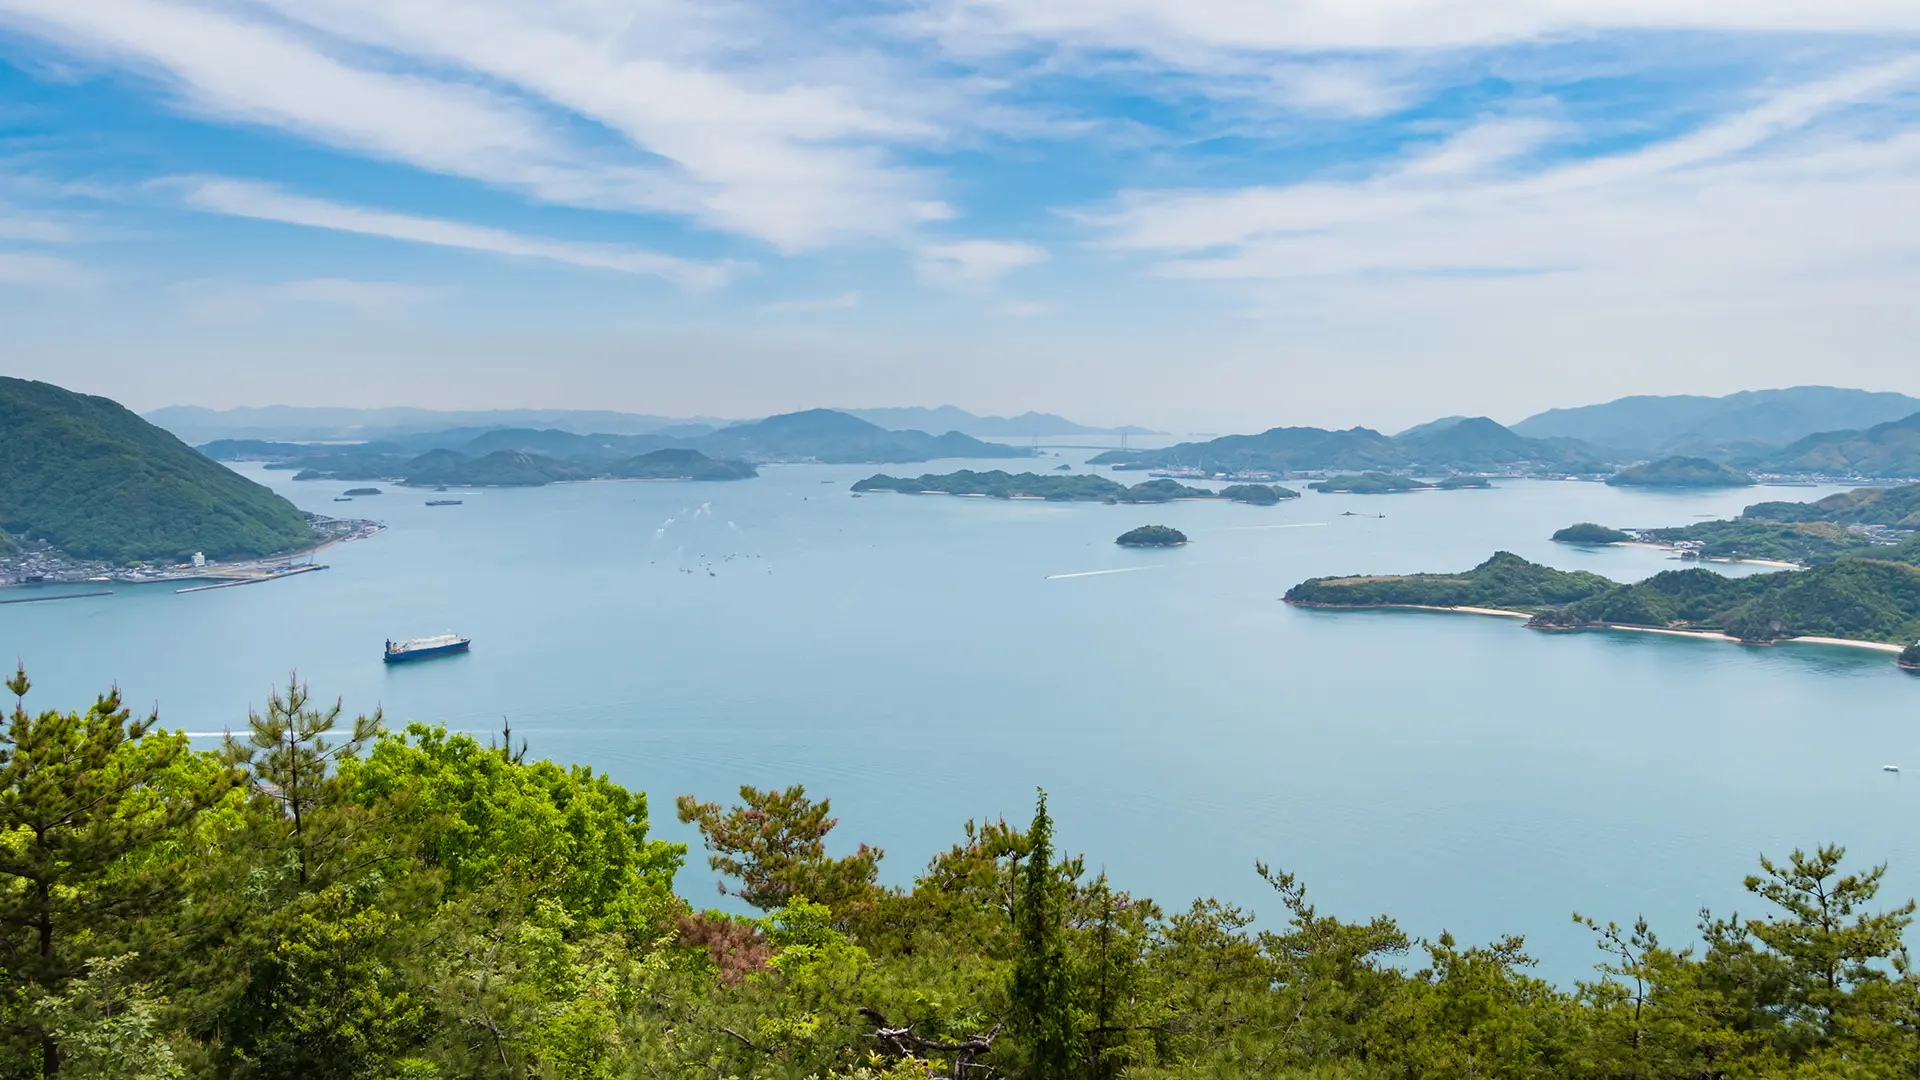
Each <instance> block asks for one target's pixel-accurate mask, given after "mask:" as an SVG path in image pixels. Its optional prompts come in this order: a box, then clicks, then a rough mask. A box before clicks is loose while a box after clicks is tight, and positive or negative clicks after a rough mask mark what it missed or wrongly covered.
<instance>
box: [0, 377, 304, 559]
mask: <svg viewBox="0 0 1920 1080" xmlns="http://www.w3.org/2000/svg"><path fill="white" fill-rule="evenodd" d="M0 531H5V532H7V533H10V534H12V535H14V536H15V537H19V538H23V539H33V540H42V541H45V542H46V543H48V544H50V545H52V546H53V547H54V548H55V549H56V550H58V551H60V552H62V553H64V554H67V555H70V556H73V557H76V558H83V559H98V560H102V561H106V562H115V563H120V562H132V561H151V560H168V561H177V560H180V559H184V558H186V557H188V556H191V555H192V554H193V553H194V552H205V553H206V555H207V556H208V557H209V558H213V559H237V558H250V557H255V556H261V555H271V554H275V553H277V552H283V551H291V550H294V549H297V548H300V547H303V546H306V545H308V544H310V543H312V542H313V531H312V530H311V529H310V528H309V527H308V525H307V521H306V518H305V516H304V515H302V514H301V513H300V511H299V510H297V509H295V508H294V506H293V504H292V503H290V502H288V501H287V500H285V499H283V498H281V497H280V496H278V495H276V494H274V493H273V492H272V491H269V490H268V489H266V488H264V487H262V486H260V485H259V484H256V483H254V482H253V481H251V480H248V479H247V478H246V477H243V476H241V475H239V474H238V473H236V472H234V471H233V470H231V469H228V468H227V467H225V466H223V465H221V464H219V463H218V462H215V461H213V460H211V459H209V458H207V457H206V456H204V455H202V454H199V453H197V452H195V451H194V450H193V449H192V448H191V447H188V446H187V445H186V444H185V443H182V442H181V441H180V440H179V439H176V438H174V437H173V436H172V435H169V434H168V433H167V432H165V431H162V430H161V429H160V428H157V427H155V426H153V425H152V424H149V423H147V422H146V421H145V420H142V419H140V417H138V416H136V415H134V414H133V413H132V412H130V411H128V410H127V409H125V408H122V407H121V406H120V405H118V404H116V403H115V402H113V401H110V400H108V399H106V398H102V397H93V396H89V395H86V394H76V393H73V392H72V391H69V390H63V389H61V388H60V387H57V386H53V385H51V384H49V383H43V382H28V381H26V380H22V379H9V378H0Z"/></svg>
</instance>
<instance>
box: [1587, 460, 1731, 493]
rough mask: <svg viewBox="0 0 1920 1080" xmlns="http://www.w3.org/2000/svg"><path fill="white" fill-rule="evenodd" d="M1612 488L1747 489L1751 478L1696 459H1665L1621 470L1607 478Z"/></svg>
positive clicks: (1710, 462) (1715, 463) (1713, 463)
mask: <svg viewBox="0 0 1920 1080" xmlns="http://www.w3.org/2000/svg"><path fill="white" fill-rule="evenodd" d="M1607 483H1609V484H1611V485H1613V486H1614V487H1651V488H1724V487H1751V486H1753V483H1754V480H1753V477H1751V476H1748V475H1747V474H1746V473H1743V472H1741V471H1740V470H1738V469H1734V468H1729V467H1728V466H1725V465H1722V464H1720V463H1718V462H1714V461H1708V460H1707V459H1706V458H1699V457H1666V458H1661V459H1660V460H1658V461H1649V462H1647V463H1646V464H1644V465H1635V466H1633V467H1631V468H1626V469H1621V470H1620V471H1619V472H1617V473H1614V474H1613V475H1612V476H1609V477H1607Z"/></svg>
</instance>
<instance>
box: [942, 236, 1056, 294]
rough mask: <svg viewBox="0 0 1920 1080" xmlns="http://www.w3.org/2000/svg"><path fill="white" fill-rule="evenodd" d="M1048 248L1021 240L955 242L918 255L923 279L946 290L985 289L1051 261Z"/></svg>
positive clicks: (943, 244)
mask: <svg viewBox="0 0 1920 1080" xmlns="http://www.w3.org/2000/svg"><path fill="white" fill-rule="evenodd" d="M1047 257H1048V256H1047V249H1045V248H1043V247H1039V246H1038V245H1035V244H1029V243H1025V242H1023V241H1019V240H955V241H952V242H949V243H939V244H925V245H922V246H921V248H920V249H919V251H918V252H917V253H916V256H915V260H914V269H915V270H916V272H917V273H918V274H919V275H920V280H921V281H923V282H926V283H927V284H929V285H934V286H938V287H940V288H944V289H983V288H986V287H988V286H990V285H992V284H994V283H995V282H997V281H999V280H1000V279H1001V278H1002V277H1005V276H1006V275H1007V274H1009V273H1012V272H1013V271H1015V270H1018V269H1020V268H1021V267H1024V266H1033V265H1035V264H1037V263H1042V262H1045V261H1047Z"/></svg>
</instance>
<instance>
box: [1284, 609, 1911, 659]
mask: <svg viewBox="0 0 1920 1080" xmlns="http://www.w3.org/2000/svg"><path fill="white" fill-rule="evenodd" d="M1282 602H1283V603H1285V604H1287V605H1289V606H1291V607H1304V608H1317V609H1319V610H1321V611H1442V612H1446V613H1448V614H1452V615H1497V616H1500V617H1502V618H1509V619H1532V618H1533V616H1532V615H1531V614H1530V613H1528V612H1525V611H1509V610H1507V609H1504V608H1483V607H1441V606H1439V605H1436V604H1313V603H1301V602H1299V601H1295V600H1283V601H1282ZM1538 629H1539V630H1540V631H1541V632H1543V633H1552V634H1573V633H1579V632H1581V631H1584V630H1624V631H1630V632H1632V633H1636V634H1665V635H1667V636H1669V637H1686V638H1698V639H1701V640H1703V641H1724V642H1728V643H1730V644H1734V645H1746V646H1749V647H1751V648H1756V649H1760V648H1772V647H1773V646H1776V645H1792V644H1796V643H1798V644H1801V645H1837V646H1840V647H1842V648H1848V649H1868V650H1871V651H1873V652H1881V653H1892V654H1894V655H1895V656H1898V655H1899V654H1900V653H1901V652H1903V651H1905V647H1904V646H1900V645H1890V644H1888V643H1886V642H1884V641H1863V640H1860V639H1857V638H1837V637H1819V636H1815V635H1803V636H1798V637H1788V638H1779V639H1777V640H1774V641H1745V640H1742V639H1740V638H1737V637H1734V636H1733V635H1731V634H1723V633H1721V632H1720V631H1718V630H1678V629H1674V628H1672V627H1666V626H1629V625H1627V624H1625V623H1599V624H1597V625H1593V626H1543V627H1539V628H1538Z"/></svg>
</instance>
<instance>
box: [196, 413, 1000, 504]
mask: <svg viewBox="0 0 1920 1080" xmlns="http://www.w3.org/2000/svg"><path fill="white" fill-rule="evenodd" d="M200 449H201V452H202V453H204V454H206V455H207V456H209V457H213V458H217V459H220V460H226V461H249V460H250V461H266V462H270V463H272V464H270V465H269V466H268V467H269V468H275V467H279V468H289V469H296V470H299V475H298V477H296V478H297V479H321V478H328V479H340V480H369V479H379V478H384V477H400V478H403V479H404V480H406V481H407V482H409V483H471V484H500V485H514V486H523V485H530V484H541V483H549V482H553V481H559V480H576V479H587V478H590V477H633V478H641V477H644V478H661V479H666V478H669V477H668V476H667V475H665V474H664V473H663V472H662V471H663V470H665V471H667V472H671V471H672V470H674V469H676V468H679V467H680V466H678V465H676V464H674V463H675V462H682V461H684V462H688V463H691V464H689V465H688V471H687V474H686V475H685V476H684V478H686V479H696V480H713V479H744V478H746V477H749V476H752V475H754V471H753V469H752V466H751V464H750V463H751V462H761V463H766V462H780V461H821V462H829V463H875V464H879V463H893V462H920V461H931V460H934V459H936V458H1023V457H1030V456H1032V451H1030V450H1028V449H1027V448H1025V447H1019V446H1007V445H1004V444H1001V443H990V442H982V441H981V440H979V439H976V438H974V437H972V436H971V435H963V434H961V433H960V432H957V431H949V432H947V433H946V434H944V435H929V434H927V433H926V432H924V431H888V430H887V429H885V428H882V427H879V426H877V425H874V424H870V423H868V422H867V421H865V420H862V419H860V418H859V417H855V416H849V415H847V414H846V413H842V412H836V411H834V410H832V409H811V410H808V411H806V412H798V413H785V414H782V415H780V416H771V417H768V418H767V419H765V420H756V421H754V422H752V423H747V424H734V425H732V426H730V427H725V428H721V429H720V430H718V431H714V432H710V433H707V434H704V435H699V436H694V437H691V438H675V437H671V436H668V435H664V434H653V435H610V434H605V433H594V434H588V435H576V434H573V433H571V432H566V431H556V430H551V429H548V430H533V429H526V428H503V429H500V430H496V431H486V432H481V433H479V434H475V433H473V432H471V431H470V430H467V429H456V430H453V431H448V432H442V433H439V434H437V435H435V434H426V435H413V436H406V437H402V438H395V439H388V440H384V441H381V442H373V443H361V444H350V445H309V444H302V443H287V442H268V441H264V440H255V439H223V440H216V441H214V442H210V443H208V444H206V445H205V446H202V447H201V448H200ZM666 451H674V452H676V453H678V454H680V455H681V456H680V457H675V456H674V455H673V454H665V453H664V452H666ZM436 455H438V456H436ZM686 455H692V457H687V456H686ZM643 459H644V463H642V462H643ZM447 469H452V470H454V471H453V472H451V473H450V472H447V471H445V470H447ZM633 470H639V471H637V472H636V471H633ZM676 475H677V474H676ZM455 477H457V478H455Z"/></svg>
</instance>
